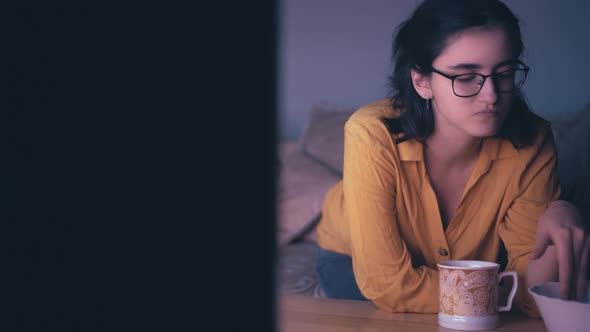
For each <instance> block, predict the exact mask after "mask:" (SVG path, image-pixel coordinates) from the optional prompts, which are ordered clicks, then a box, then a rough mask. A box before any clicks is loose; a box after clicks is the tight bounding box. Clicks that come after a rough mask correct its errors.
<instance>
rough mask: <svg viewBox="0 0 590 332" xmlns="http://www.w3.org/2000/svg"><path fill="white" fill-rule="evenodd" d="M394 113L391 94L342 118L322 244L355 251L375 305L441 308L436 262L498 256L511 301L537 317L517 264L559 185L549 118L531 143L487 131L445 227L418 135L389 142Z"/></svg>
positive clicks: (522, 264)
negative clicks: (514, 284)
mask: <svg viewBox="0 0 590 332" xmlns="http://www.w3.org/2000/svg"><path fill="white" fill-rule="evenodd" d="M396 114H398V112H397V111H396V110H394V109H393V108H392V105H391V102H390V101H389V100H382V101H378V102H376V103H372V104H369V105H367V106H364V107H362V108H361V109H359V110H358V111H356V112H355V113H354V114H353V115H352V116H351V117H350V119H349V120H348V121H347V123H346V125H345V135H344V136H345V138H344V169H343V179H342V181H340V182H339V183H338V184H337V185H336V186H335V187H333V188H332V189H331V190H330V191H329V192H328V193H327V194H326V197H325V201H324V205H323V214H322V218H321V220H320V223H319V225H318V234H317V235H318V238H317V241H318V244H319V246H320V247H322V248H324V249H328V250H332V251H335V252H338V253H342V254H346V255H349V256H351V257H352V261H353V270H354V275H355V278H356V281H357V284H358V285H359V288H360V290H361V292H362V293H363V295H364V296H365V297H366V298H368V299H370V300H371V301H373V303H375V305H376V306H377V307H379V308H380V309H381V310H385V311H391V312H422V313H435V312H438V309H439V304H438V288H439V279H438V272H437V269H436V264H437V263H438V262H441V261H446V260H451V259H453V260H455V259H470V260H486V261H496V259H497V256H498V251H499V248H500V241H501V240H502V241H503V242H504V244H505V247H506V250H507V252H508V266H507V268H506V270H512V271H517V273H518V275H519V288H518V291H517V294H516V297H515V299H514V305H515V306H516V307H517V308H519V309H521V310H522V311H523V312H525V313H526V314H528V315H529V316H533V317H538V316H539V313H538V311H537V308H536V306H535V303H534V300H533V299H532V297H531V296H530V294H528V291H527V290H526V285H525V282H524V279H523V277H524V273H525V270H526V267H527V264H528V260H529V256H530V254H531V252H532V249H533V246H534V243H535V233H536V227H537V220H538V218H539V217H540V215H541V214H542V212H543V211H544V210H545V208H546V207H547V206H548V205H549V203H550V202H552V201H553V200H555V199H557V198H558V197H559V194H560V186H559V181H558V178H557V170H556V153H555V147H554V142H553V136H552V134H551V130H550V126H549V124H547V123H546V124H544V125H543V126H542V128H541V129H540V130H539V134H538V135H537V137H536V139H535V143H534V145H533V146H530V147H527V148H523V149H519V150H517V149H515V148H514V147H513V146H512V144H511V143H510V141H508V140H502V139H498V138H486V139H484V141H483V145H482V150H481V153H480V155H479V159H478V161H477V164H476V166H475V169H474V171H473V174H472V175H471V177H470V179H469V181H468V183H467V186H466V187H465V190H464V192H463V195H462V198H461V200H460V203H459V205H458V207H457V210H456V214H455V217H454V218H453V220H451V221H450V223H449V225H448V227H447V228H446V230H444V229H443V225H442V221H441V217H440V213H439V207H438V203H437V199H436V196H435V193H434V191H433V189H432V186H431V185H430V182H429V180H428V175H427V174H426V170H425V165H424V159H423V152H422V144H421V143H419V142H418V141H416V140H408V141H405V142H403V143H400V144H395V143H394V140H395V138H396V137H398V134H395V135H392V134H390V133H389V132H388V130H387V128H386V127H385V125H384V124H383V122H382V121H381V118H383V117H394V116H396Z"/></svg>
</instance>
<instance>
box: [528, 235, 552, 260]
mask: <svg viewBox="0 0 590 332" xmlns="http://www.w3.org/2000/svg"><path fill="white" fill-rule="evenodd" d="M550 244H551V239H550V238H549V233H548V232H543V231H538V232H537V239H536V240H535V248H534V249H533V252H532V253H531V257H530V259H531V260H534V259H539V258H540V257H542V256H543V254H544V253H545V250H546V249H547V247H548V246H549V245H550Z"/></svg>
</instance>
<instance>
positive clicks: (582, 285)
mask: <svg viewBox="0 0 590 332" xmlns="http://www.w3.org/2000/svg"><path fill="white" fill-rule="evenodd" d="M589 260H590V238H589V237H588V236H586V237H585V239H584V243H583V246H582V254H581V256H580V261H579V264H580V268H579V269H578V282H577V285H576V286H577V287H576V290H577V294H578V296H577V299H578V301H581V302H586V300H587V296H588V281H587V280H586V275H587V273H588V264H589V263H590V262H588V261H589Z"/></svg>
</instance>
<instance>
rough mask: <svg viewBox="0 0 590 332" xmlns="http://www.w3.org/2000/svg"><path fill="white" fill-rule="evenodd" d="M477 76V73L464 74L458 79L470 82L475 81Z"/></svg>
mask: <svg viewBox="0 0 590 332" xmlns="http://www.w3.org/2000/svg"><path fill="white" fill-rule="evenodd" d="M476 78H477V75H463V76H459V77H457V81H459V82H463V83H468V82H472V81H475V79H476Z"/></svg>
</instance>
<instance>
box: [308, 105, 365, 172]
mask: <svg viewBox="0 0 590 332" xmlns="http://www.w3.org/2000/svg"><path fill="white" fill-rule="evenodd" d="M355 110H356V108H354V107H345V106H339V105H335V104H331V103H325V102H324V103H316V104H314V105H313V106H312V108H311V111H310V112H309V114H308V120H307V123H306V126H305V129H304V131H303V136H302V139H301V148H302V151H303V153H305V155H307V156H308V157H310V158H313V159H314V160H315V161H317V162H319V163H321V164H322V165H324V166H326V167H327V168H328V169H330V170H331V171H332V172H334V174H337V175H339V176H342V162H343V156H344V124H345V123H346V120H348V118H349V117H350V115H351V114H352V113H353V112H354V111H355Z"/></svg>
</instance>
